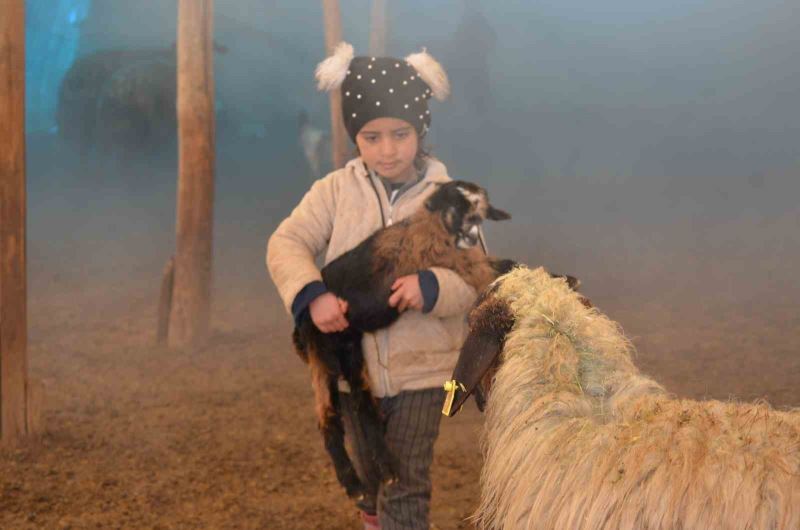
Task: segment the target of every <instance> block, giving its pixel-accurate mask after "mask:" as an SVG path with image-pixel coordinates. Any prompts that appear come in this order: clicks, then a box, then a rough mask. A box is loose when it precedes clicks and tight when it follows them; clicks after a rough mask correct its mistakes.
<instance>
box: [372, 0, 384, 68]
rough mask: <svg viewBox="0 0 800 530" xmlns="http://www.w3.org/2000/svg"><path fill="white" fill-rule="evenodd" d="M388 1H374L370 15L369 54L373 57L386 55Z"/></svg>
mask: <svg viewBox="0 0 800 530" xmlns="http://www.w3.org/2000/svg"><path fill="white" fill-rule="evenodd" d="M387 31H388V26H387V20H386V0H372V13H371V15H370V33H369V54H370V55H372V56H373V57H384V56H385V55H386V33H387Z"/></svg>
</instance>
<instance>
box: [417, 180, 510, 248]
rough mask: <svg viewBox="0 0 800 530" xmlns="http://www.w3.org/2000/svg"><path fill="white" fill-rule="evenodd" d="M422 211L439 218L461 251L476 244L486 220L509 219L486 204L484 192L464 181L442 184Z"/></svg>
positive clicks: (486, 198)
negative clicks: (481, 226) (440, 217)
mask: <svg viewBox="0 0 800 530" xmlns="http://www.w3.org/2000/svg"><path fill="white" fill-rule="evenodd" d="M425 207H426V208H427V209H428V210H429V211H431V212H439V213H440V214H441V216H442V222H443V223H444V226H445V228H446V229H447V231H448V232H450V233H451V234H453V235H454V236H455V241H456V246H457V247H458V248H462V249H466V248H471V247H474V246H475V245H477V244H478V237H479V227H480V225H481V223H483V221H484V220H485V219H491V220H492V221H502V220H505V219H511V215H509V214H508V213H506V212H504V211H503V210H500V209H498V208H495V207H494V206H492V205H491V204H489V196H488V194H487V193H486V190H485V189H483V188H481V187H480V186H478V185H477V184H473V183H471V182H465V181H463V180H455V181H452V182H447V183H445V184H442V185H441V186H440V187H439V189H438V190H436V191H435V192H433V194H432V195H431V196H430V197H429V198H428V200H427V201H425Z"/></svg>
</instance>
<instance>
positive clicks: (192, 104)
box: [167, 0, 215, 348]
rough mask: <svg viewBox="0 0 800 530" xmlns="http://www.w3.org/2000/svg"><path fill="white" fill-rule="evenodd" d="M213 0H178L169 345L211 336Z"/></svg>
mask: <svg viewBox="0 0 800 530" xmlns="http://www.w3.org/2000/svg"><path fill="white" fill-rule="evenodd" d="M213 12H214V1H213V0H179V2H178V80H177V81H178V105H177V106H178V205H177V220H176V225H177V226H176V231H177V234H176V254H175V284H174V290H173V294H172V309H171V312H170V325H169V337H168V341H167V342H168V344H169V346H170V347H176V348H180V347H184V346H191V345H199V344H201V343H202V342H204V341H205V340H206V339H207V338H208V334H209V324H210V314H211V261H212V250H211V249H212V246H211V243H212V228H213V226H212V225H213V203H214V158H215V156H214V155H215V151H214V149H215V146H214V69H213V50H212V41H213V38H212V35H213Z"/></svg>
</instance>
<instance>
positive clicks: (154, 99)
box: [56, 43, 227, 164]
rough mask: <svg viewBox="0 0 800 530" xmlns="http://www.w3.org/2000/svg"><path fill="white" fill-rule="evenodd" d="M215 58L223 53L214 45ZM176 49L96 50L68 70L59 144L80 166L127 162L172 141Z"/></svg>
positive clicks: (58, 114) (62, 90)
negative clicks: (104, 161)
mask: <svg viewBox="0 0 800 530" xmlns="http://www.w3.org/2000/svg"><path fill="white" fill-rule="evenodd" d="M214 49H215V51H217V52H218V53H226V52H227V49H226V48H225V47H224V46H220V45H219V44H216V43H215V44H214ZM176 72H177V61H176V50H175V46H174V45H173V46H171V47H165V48H152V49H140V50H100V51H96V52H93V53H90V54H87V55H84V56H82V57H80V58H78V59H77V60H75V62H74V63H73V64H72V66H71V67H70V68H69V70H68V71H67V73H66V74H65V76H64V79H63V81H62V82H61V86H60V88H59V93H58V107H57V110H56V123H57V124H58V132H59V136H60V138H61V140H62V141H63V142H64V143H65V144H66V145H67V146H68V147H70V148H71V149H72V150H74V151H75V152H77V154H78V156H79V157H80V160H81V162H82V163H83V164H86V163H87V162H88V159H89V158H90V157H92V156H101V157H105V158H115V159H120V161H121V162H123V163H124V162H126V161H129V159H130V158H132V157H133V156H136V155H142V154H152V153H154V152H158V151H159V150H161V149H163V148H164V147H165V146H169V145H171V143H172V142H173V141H174V139H175V138H176V131H177V115H176V114H177V111H176V79H177V77H176V75H177V74H176Z"/></svg>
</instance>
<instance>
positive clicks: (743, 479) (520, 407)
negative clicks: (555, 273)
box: [445, 268, 800, 530]
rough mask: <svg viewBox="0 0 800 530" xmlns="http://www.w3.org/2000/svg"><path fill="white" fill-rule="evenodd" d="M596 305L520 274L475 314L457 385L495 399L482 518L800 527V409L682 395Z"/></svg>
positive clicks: (626, 525) (463, 394)
mask: <svg viewBox="0 0 800 530" xmlns="http://www.w3.org/2000/svg"><path fill="white" fill-rule="evenodd" d="M585 302H586V301H585V300H582V298H581V296H580V295H579V294H577V293H575V292H574V291H571V290H570V289H569V288H568V286H567V284H566V282H565V281H564V280H562V279H557V278H556V279H554V278H551V276H550V275H549V274H547V273H546V272H545V271H544V270H542V269H537V270H530V269H525V268H518V269H515V270H513V271H512V272H510V273H509V274H507V275H505V276H503V277H501V278H499V279H498V280H497V281H496V282H495V283H494V284H493V286H492V287H491V288H490V289H489V290H488V291H487V292H486V293H485V294H484V295H483V296H482V298H481V299H480V300H479V302H478V304H477V305H476V307H475V309H474V310H473V311H472V312H471V314H470V334H469V336H468V338H467V339H466V341H465V344H464V347H463V349H462V352H461V357H460V359H459V364H458V366H457V367H456V370H455V372H454V379H455V381H456V383H452V382H451V385H450V386H451V387H457V388H458V391H457V392H456V395H457V397H456V399H455V402H454V403H453V406H454V410H458V407H460V406H461V405H462V404H463V402H464V400H465V399H466V398H467V396H468V395H469V394H470V393H471V392H472V391H477V392H478V393H479V394H481V395H482V396H483V397H484V398H485V399H486V400H487V407H486V423H485V431H484V435H483V448H484V451H485V462H484V467H483V471H482V475H481V490H482V491H481V501H480V505H479V507H478V509H477V512H476V513H475V515H474V519H475V522H476V524H477V526H478V527H479V528H483V529H506V530H510V529H513V530H522V529H534V528H536V529H570V530H590V529H591V530H600V529H615V530H656V529H664V530H666V529H684V530H685V529H725V530H738V529H741V530H751V529H753V530H754V529H764V530H767V529H798V528H800V410H792V411H785V412H781V411H777V410H774V409H772V408H770V406H769V405H767V404H766V403H763V402H762V403H754V404H749V403H735V402H721V401H713V400H711V401H696V400H691V399H678V398H676V397H674V396H671V395H669V394H668V393H666V391H665V390H664V389H663V388H662V387H661V386H660V385H659V384H658V383H656V382H655V381H653V380H652V379H650V378H648V377H646V376H644V375H642V374H641V373H640V372H639V370H638V369H637V368H636V367H635V366H634V364H633V362H632V360H631V356H632V354H633V347H632V346H631V344H630V342H629V341H628V340H627V339H626V338H625V336H624V335H623V334H622V331H621V330H620V328H619V326H618V325H617V324H616V323H615V322H613V321H611V320H609V319H608V318H607V317H606V316H605V315H603V314H602V313H600V312H599V311H598V310H597V309H593V308H589V307H586V305H587V304H586V303H585ZM448 412H449V411H445V413H448Z"/></svg>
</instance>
